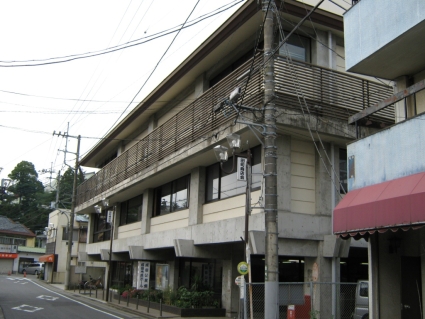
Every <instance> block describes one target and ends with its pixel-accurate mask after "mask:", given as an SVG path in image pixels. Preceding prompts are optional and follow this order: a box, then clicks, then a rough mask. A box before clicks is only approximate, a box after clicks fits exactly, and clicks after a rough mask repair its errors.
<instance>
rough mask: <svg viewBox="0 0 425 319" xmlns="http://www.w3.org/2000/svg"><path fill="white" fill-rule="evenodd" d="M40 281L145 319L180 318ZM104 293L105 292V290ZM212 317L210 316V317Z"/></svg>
mask: <svg viewBox="0 0 425 319" xmlns="http://www.w3.org/2000/svg"><path fill="white" fill-rule="evenodd" d="M40 282H41V283H42V284H44V285H46V286H50V287H53V288H56V290H63V291H64V292H65V293H70V294H78V296H83V297H85V298H88V299H91V300H94V301H97V302H101V303H107V304H108V305H109V306H111V307H114V308H116V309H119V310H121V311H125V312H129V313H132V314H135V315H140V317H141V318H147V319H156V318H182V317H180V316H178V315H176V314H173V313H169V312H165V311H162V312H160V311H159V310H156V309H152V308H150V309H149V310H148V309H147V308H146V307H143V306H140V305H139V306H137V305H135V304H132V303H128V305H127V300H126V299H121V300H120V301H119V300H117V299H115V298H114V297H112V300H109V301H108V302H106V301H104V299H105V296H104V293H103V291H102V290H98V291H97V296H96V292H95V291H93V290H92V291H91V295H90V292H89V291H86V292H85V293H84V291H83V290H80V291H79V290H78V288H76V289H75V292H74V289H71V290H65V286H64V285H63V284H49V283H46V282H45V281H41V280H40ZM105 293H106V292H105ZM210 318H212V317H210ZM213 318H215V319H228V318H227V317H213ZM191 319H205V317H192V318H191Z"/></svg>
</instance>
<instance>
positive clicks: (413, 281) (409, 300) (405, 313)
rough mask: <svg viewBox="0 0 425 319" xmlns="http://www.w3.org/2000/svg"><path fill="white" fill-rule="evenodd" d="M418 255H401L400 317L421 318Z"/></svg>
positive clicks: (407, 318)
mask: <svg viewBox="0 0 425 319" xmlns="http://www.w3.org/2000/svg"><path fill="white" fill-rule="evenodd" d="M421 285H422V280H421V260H420V257H401V318H402V319H415V318H418V319H419V318H422V315H421V301H422V289H421Z"/></svg>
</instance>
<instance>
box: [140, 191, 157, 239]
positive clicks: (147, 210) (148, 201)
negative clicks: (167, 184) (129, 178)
mask: <svg viewBox="0 0 425 319" xmlns="http://www.w3.org/2000/svg"><path fill="white" fill-rule="evenodd" d="M153 201H154V196H153V189H152V188H148V189H146V190H145V191H144V192H143V207H142V228H141V231H142V234H149V233H150V231H151V217H152V211H153Z"/></svg>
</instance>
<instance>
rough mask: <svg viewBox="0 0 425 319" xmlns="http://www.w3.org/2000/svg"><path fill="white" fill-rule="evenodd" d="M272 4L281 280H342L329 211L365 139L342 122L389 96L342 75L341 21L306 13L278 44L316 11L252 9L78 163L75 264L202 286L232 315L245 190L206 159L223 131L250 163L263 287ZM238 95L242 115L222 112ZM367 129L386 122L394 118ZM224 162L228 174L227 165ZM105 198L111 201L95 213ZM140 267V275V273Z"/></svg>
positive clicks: (343, 253)
mask: <svg viewBox="0 0 425 319" xmlns="http://www.w3.org/2000/svg"><path fill="white" fill-rule="evenodd" d="M267 8H268V9H269V10H273V12H274V17H275V18H274V30H275V33H274V36H273V39H274V40H273V42H274V45H273V48H274V50H275V51H274V56H275V58H274V62H273V67H274V84H275V89H274V92H273V96H274V98H273V102H274V105H275V108H276V110H275V118H276V121H277V122H276V128H275V129H276V160H277V170H276V172H274V174H276V175H277V194H276V195H277V196H276V197H277V206H278V212H277V215H278V255H279V264H278V272H279V274H278V279H279V281H280V282H304V281H306V282H307V281H311V280H316V281H321V282H330V281H338V280H339V258H340V257H347V254H348V246H349V244H347V242H345V241H342V240H340V239H338V238H335V236H333V235H332V210H333V208H334V206H335V204H336V203H337V201H338V200H339V198H340V196H341V194H343V193H344V191H343V189H344V188H345V186H344V184H345V183H346V165H345V162H346V144H347V143H348V142H350V141H352V140H354V139H355V138H356V136H357V135H356V134H357V133H360V134H363V135H364V134H366V133H367V132H368V131H372V130H374V128H369V127H359V128H358V132H356V127H354V126H351V125H348V124H347V119H348V117H349V116H351V115H353V114H355V113H357V112H359V111H361V110H363V109H364V108H367V107H369V106H371V105H374V104H375V103H377V102H378V101H381V100H383V99H385V98H387V97H388V96H389V95H390V94H392V93H393V89H392V87H390V86H388V85H384V84H382V83H379V82H378V81H370V80H367V79H365V78H360V77H356V76H353V75H349V74H347V73H345V72H344V69H345V66H344V40H343V21H342V17H341V16H340V15H336V14H333V13H330V12H328V11H324V10H321V9H320V8H319V9H317V10H315V11H314V13H313V14H312V15H311V16H310V18H309V19H307V21H306V22H305V23H304V24H303V25H302V26H301V27H299V28H298V29H297V30H296V31H295V32H294V33H293V34H292V35H291V36H290V37H289V39H288V40H287V42H286V43H285V44H284V45H283V44H282V40H283V39H285V37H286V36H287V35H288V34H289V32H290V31H291V30H292V29H293V28H294V26H295V25H296V24H297V23H298V22H299V21H300V20H301V19H302V18H303V17H304V16H305V15H306V13H307V12H308V11H309V10H311V9H312V7H310V6H308V5H305V4H304V3H301V2H298V1H291V0H288V1H285V2H282V3H278V5H277V6H274V4H273V2H272V3H271V5H270V6H268V5H265V6H263V5H262V4H261V3H259V2H258V1H253V0H250V1H246V3H244V4H243V5H242V6H241V8H240V9H238V10H237V12H236V13H235V14H233V15H232V16H231V17H230V18H229V19H228V20H227V21H226V22H225V23H224V24H223V25H222V26H221V27H220V28H219V29H218V30H217V31H216V32H214V33H213V34H212V35H211V36H210V37H209V38H208V39H207V40H206V41H205V42H204V43H202V45H201V46H200V47H199V48H197V49H196V50H195V51H194V52H193V53H192V54H190V55H189V56H188V58H187V59H186V60H185V61H184V62H183V63H182V64H181V65H180V66H179V67H178V68H177V69H175V70H174V71H173V72H172V73H170V75H169V76H168V77H166V78H165V80H163V82H162V83H161V84H160V85H158V86H157V87H156V88H155V89H154V90H153V91H152V92H151V93H150V94H149V95H148V96H147V97H146V98H145V99H144V100H143V101H142V102H140V103H139V104H138V105H137V107H135V108H134V109H133V110H132V111H131V112H130V114H129V115H128V116H126V118H125V119H123V120H122V121H121V122H120V123H119V124H118V125H117V126H116V127H114V128H113V129H112V130H111V131H110V132H109V133H108V134H107V135H106V136H105V137H104V138H103V139H102V140H101V141H100V142H99V143H98V144H97V145H96V146H95V147H94V148H93V149H92V150H91V151H90V152H88V153H87V154H86V155H85V156H84V157H83V158H82V159H81V165H83V166H88V167H96V168H100V171H99V172H98V173H96V175H95V176H93V177H92V178H90V179H89V180H87V181H85V182H84V183H83V184H81V185H80V186H79V187H78V194H77V207H76V212H77V213H81V214H88V215H90V221H89V226H88V235H87V239H88V243H87V246H86V251H85V252H82V253H81V254H80V256H79V261H80V262H82V261H84V260H86V261H87V262H90V261H99V260H103V261H109V258H111V271H112V282H111V284H112V285H114V284H122V285H124V284H128V285H131V286H134V287H138V288H148V287H149V288H156V289H164V288H167V287H172V288H174V289H176V288H177V287H180V286H186V287H191V286H192V285H193V284H194V283H195V282H197V281H202V283H204V284H205V285H208V286H210V287H212V288H213V289H214V291H215V292H216V293H217V294H218V295H219V296H220V299H221V304H222V307H223V308H226V310H227V315H229V316H233V315H234V313H235V312H237V309H238V298H239V291H238V288H237V286H236V285H235V284H234V281H235V278H236V277H237V276H238V275H239V274H238V272H237V265H238V263H239V262H241V261H243V260H244V253H245V245H244V242H243V241H242V240H241V238H244V232H245V207H246V206H245V191H246V182H244V181H238V180H237V177H236V173H231V174H228V173H225V172H224V171H223V170H222V169H221V168H220V164H219V163H218V162H217V160H216V158H215V155H214V151H213V149H214V147H216V146H218V145H226V146H228V145H227V143H226V136H227V135H228V134H230V133H237V134H239V135H240V136H241V140H242V148H241V149H240V150H239V151H243V152H245V151H246V150H247V149H248V148H249V149H250V150H251V153H252V172H253V174H252V185H251V190H252V192H251V203H250V204H251V207H252V209H251V215H250V216H249V225H248V237H249V243H250V251H251V258H250V259H251V276H252V281H253V282H264V281H265V262H264V259H265V253H266V251H265V231H266V229H265V212H264V202H265V199H264V193H265V185H264V182H263V175H264V171H265V169H264V166H265V161H264V158H265V156H266V155H267V154H268V152H269V151H270V150H267V149H264V147H263V136H262V127H263V126H261V125H263V124H264V107H265V103H264V94H265V92H264V85H265V83H264V76H265V74H264V65H265V63H266V62H267V57H264V56H263V43H264V41H263V33H262V32H263V30H262V25H263V19H264V11H266V10H267ZM281 44H282V45H281ZM236 87H240V88H241V96H240V98H239V99H238V100H237V102H236V105H238V107H239V108H237V110H239V112H236V111H235V109H233V108H231V107H224V108H223V109H221V108H220V107H217V105H220V104H221V103H222V102H223V100H225V99H226V98H227V97H228V96H229V94H230V93H231V92H232V91H234V89H235V88H236ZM241 105H242V106H243V107H244V108H243V109H242V108H240V106H241ZM372 119H373V120H374V121H375V122H377V123H383V125H391V124H393V123H394V111H393V109H391V108H390V109H386V110H385V111H383V112H378V113H376V114H374V115H373V116H372ZM252 124H254V125H252ZM230 156H232V154H230V155H229V157H230ZM224 166H225V169H226V170H229V169H230V168H231V167H229V166H231V160H230V161H228V162H226V163H225V164H224ZM338 181H341V184H342V186H341V185H340V183H339V182H338ZM102 199H108V201H109V205H107V206H106V207H105V206H103V208H102V209H101V210H99V209H97V210H95V209H94V207H95V206H97V205H98V206H102ZM96 211H97V212H96ZM108 211H112V214H113V220H111V219H109V221H111V222H113V226H114V227H113V229H114V232H113V234H111V229H112V227H111V223H110V222H108ZM111 244H112V252H111V255H109V252H110V245H111ZM142 264H143V266H144V267H143V270H144V269H146V268H148V269H149V272H148V273H145V272H143V276H142V272H141V269H142V267H141V266H142ZM146 265H148V266H147V267H146ZM146 276H147V277H148V278H146ZM357 279H359V278H357ZM320 289H321V288H320V287H318V291H317V293H319V294H320V293H321V291H320ZM305 294H306V295H308V294H310V292H307V291H306V292H305ZM325 295H326V294H325V293H323V296H325ZM326 298H330V296H329V295H328V297H326ZM326 298H325V297H323V298H322V299H320V298H319V299H318V300H321V301H320V302H321V304H320V305H318V306H317V309H320V311H321V313H322V314H323V315H326V314H329V316H331V314H332V311H333V310H332V309H331V308H332V302H330V301H329V299H326Z"/></svg>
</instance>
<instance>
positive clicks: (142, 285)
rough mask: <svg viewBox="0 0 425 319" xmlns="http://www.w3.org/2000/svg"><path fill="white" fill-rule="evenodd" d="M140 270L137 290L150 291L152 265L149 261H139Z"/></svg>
mask: <svg viewBox="0 0 425 319" xmlns="http://www.w3.org/2000/svg"><path fill="white" fill-rule="evenodd" d="M138 268H139V269H138V273H139V276H138V280H137V289H142V290H148V289H149V276H150V269H151V263H150V262H148V261H139V267H138Z"/></svg>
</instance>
